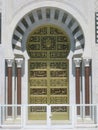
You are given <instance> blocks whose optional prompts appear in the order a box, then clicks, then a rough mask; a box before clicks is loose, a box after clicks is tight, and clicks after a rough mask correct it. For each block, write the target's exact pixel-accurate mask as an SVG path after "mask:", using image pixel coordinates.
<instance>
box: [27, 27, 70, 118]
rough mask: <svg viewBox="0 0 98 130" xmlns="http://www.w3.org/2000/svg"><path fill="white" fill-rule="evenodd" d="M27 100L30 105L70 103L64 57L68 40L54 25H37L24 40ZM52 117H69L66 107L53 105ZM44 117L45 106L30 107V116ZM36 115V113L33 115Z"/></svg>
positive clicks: (67, 47)
mask: <svg viewBox="0 0 98 130" xmlns="http://www.w3.org/2000/svg"><path fill="white" fill-rule="evenodd" d="M26 47H27V52H28V55H29V57H30V59H29V60H28V84H29V85H28V90H29V91H28V92H29V93H28V101H29V104H68V103H69V62H68V60H67V56H68V54H69V49H70V41H69V38H68V36H67V34H66V33H65V32H64V31H63V30H61V29H60V28H58V27H57V26H54V25H44V26H41V27H38V28H37V29H36V30H34V31H33V32H31V33H30V35H29V37H28V40H27V44H26ZM51 112H52V114H53V117H52V118H53V119H54V120H60V119H61V116H62V117H63V116H64V115H65V116H64V119H68V117H69V109H68V108H66V109H65V108H63V107H58V108H57V107H52V110H51ZM39 114H42V115H41V119H42V120H45V119H46V108H43V107H36V109H34V108H30V109H29V119H32V120H33V119H35V120H37V119H38V120H40V118H37V115H39ZM35 115H36V116H35Z"/></svg>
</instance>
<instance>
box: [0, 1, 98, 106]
mask: <svg viewBox="0 0 98 130" xmlns="http://www.w3.org/2000/svg"><path fill="white" fill-rule="evenodd" d="M97 3H98V0H0V12H1V29H2V30H1V44H0V75H1V76H0V104H2V105H3V104H6V103H7V102H6V99H7V91H6V88H7V86H8V85H7V79H8V77H7V75H6V69H5V66H8V67H13V69H14V67H15V66H14V65H15V63H16V64H17V68H21V69H22V78H21V82H22V86H21V89H22V91H21V92H22V93H21V104H24V105H25V104H28V76H27V75H28V69H27V68H28V59H29V56H28V54H27V51H26V45H25V43H26V41H27V37H28V35H29V33H30V32H31V31H32V30H33V29H35V28H36V27H38V26H40V25H43V24H55V25H57V26H59V27H61V28H62V29H64V31H65V32H67V34H68V35H69V38H70V41H71V49H70V53H69V55H68V59H69V98H70V99H69V104H72V105H73V104H76V101H75V95H76V91H75V90H76V88H75V86H76V84H75V65H76V67H79V66H80V62H81V63H82V68H83V69H82V81H81V84H82V85H81V86H82V89H83V90H82V92H81V94H80V95H81V101H80V103H81V104H82V103H84V104H85V98H84V97H85V94H84V91H85V90H84V88H85V76H84V68H85V67H88V66H89V65H90V67H91V75H90V77H89V84H90V85H89V86H90V104H98V43H96V33H95V32H96V30H95V13H96V12H97V11H98V4H97ZM47 8H49V9H50V18H49V19H47V17H46V9H47ZM38 9H39V10H40V11H41V15H42V18H41V19H40V18H39V14H38V11H37V10H38ZM56 9H58V10H59V12H60V14H59V16H58V18H57V19H55V18H54V15H55V11H56ZM30 13H31V14H32V15H33V18H34V19H33V20H34V21H32V20H30V15H29V14H30ZM64 13H66V14H67V19H66V20H64V19H63V17H64ZM23 19H25V21H26V22H27V25H28V28H26V26H24V25H23V23H22V20H23ZM72 19H73V20H74V22H71V20H72ZM69 26H71V27H69ZM78 26H79V28H77V27H78ZM17 27H20V28H21V29H22V32H19V31H18V30H17ZM76 28H77V29H76ZM75 29H76V30H75ZM72 32H73V33H72ZM6 61H7V62H6ZM74 61H75V63H74ZM12 62H13V63H12ZM7 63H8V64H7ZM72 73H73V74H72ZM12 75H14V74H12ZM15 83H16V81H15V77H14V76H12V92H13V94H12V96H13V99H12V104H14V103H16V99H15V91H14V90H15V87H16V86H15ZM16 85H17V84H16Z"/></svg>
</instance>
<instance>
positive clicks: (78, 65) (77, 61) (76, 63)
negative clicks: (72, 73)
mask: <svg viewBox="0 0 98 130" xmlns="http://www.w3.org/2000/svg"><path fill="white" fill-rule="evenodd" d="M74 63H75V67H80V63H81V59H80V58H76V59H74Z"/></svg>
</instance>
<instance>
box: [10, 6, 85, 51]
mask: <svg viewBox="0 0 98 130" xmlns="http://www.w3.org/2000/svg"><path fill="white" fill-rule="evenodd" d="M47 22H50V23H53V24H55V23H58V25H59V24H62V25H63V26H67V28H68V29H69V30H70V32H71V35H72V36H73V38H74V39H75V40H78V41H79V42H80V45H79V47H77V49H83V48H84V35H83V31H82V29H81V27H80V25H79V23H78V22H77V20H76V19H75V18H74V17H73V16H72V15H70V14H69V13H67V12H65V11H64V10H61V9H59V8H53V7H46V8H45V7H43V8H38V9H36V10H33V11H31V12H29V13H28V14H27V15H25V16H24V17H23V18H22V19H21V20H20V21H19V22H18V24H17V26H16V28H15V30H14V34H13V39H12V46H13V49H14V50H18V51H22V46H23V44H25V43H23V39H24V37H25V35H26V33H27V30H28V29H30V28H32V26H35V25H42V24H43V23H44V24H46V23H47Z"/></svg>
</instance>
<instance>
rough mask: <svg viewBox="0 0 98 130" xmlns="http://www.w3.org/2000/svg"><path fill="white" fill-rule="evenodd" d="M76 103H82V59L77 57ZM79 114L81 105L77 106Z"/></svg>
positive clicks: (78, 113)
mask: <svg viewBox="0 0 98 130" xmlns="http://www.w3.org/2000/svg"><path fill="white" fill-rule="evenodd" d="M74 62H75V74H76V77H75V81H76V104H80V63H81V60H80V59H75V60H74ZM77 115H80V107H77Z"/></svg>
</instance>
